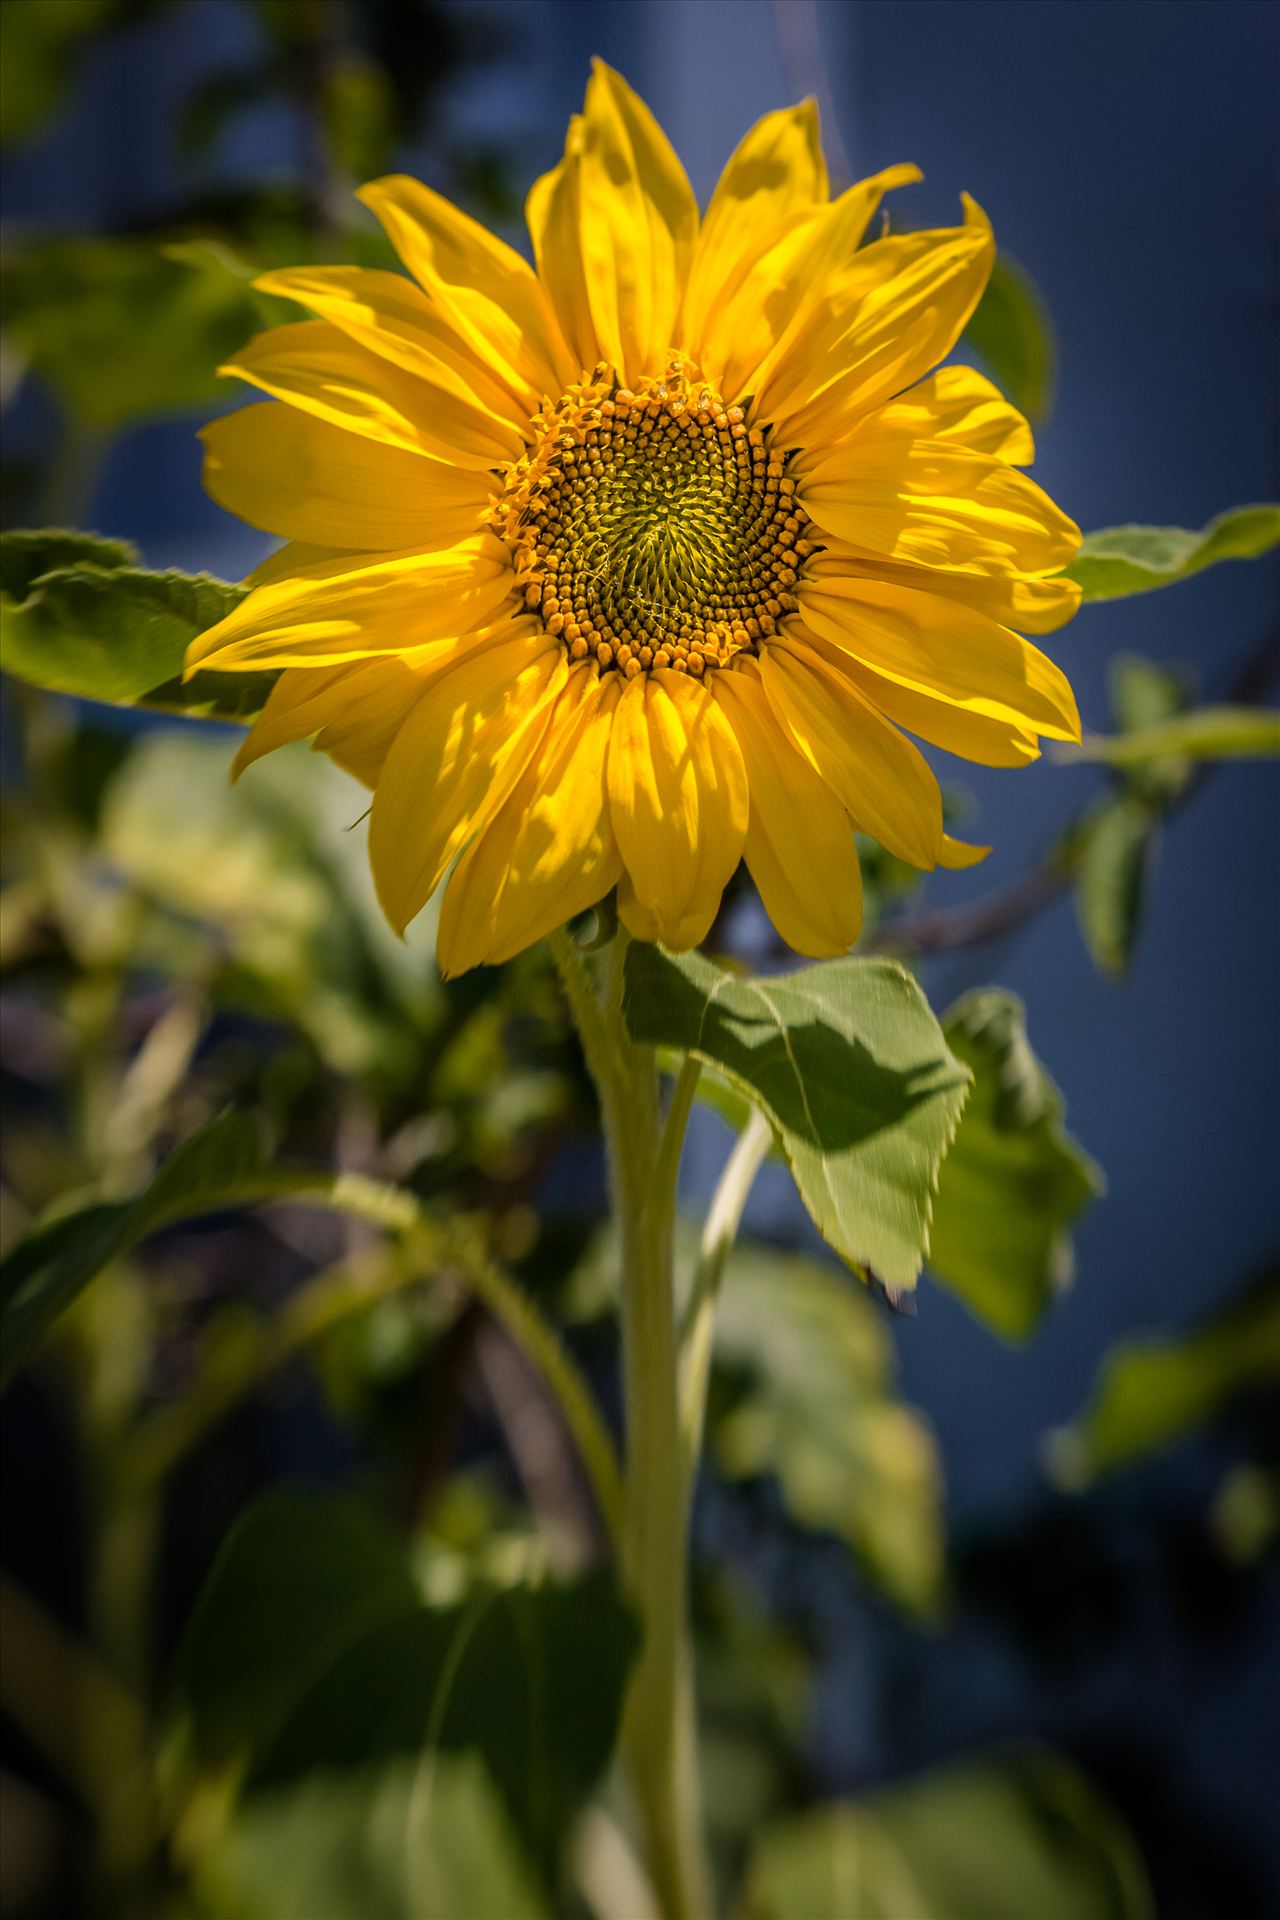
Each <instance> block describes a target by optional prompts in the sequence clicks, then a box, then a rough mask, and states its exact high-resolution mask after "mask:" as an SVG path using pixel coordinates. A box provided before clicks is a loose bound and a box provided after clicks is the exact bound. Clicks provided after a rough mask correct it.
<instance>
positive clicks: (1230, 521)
mask: <svg viewBox="0 0 1280 1920" xmlns="http://www.w3.org/2000/svg"><path fill="white" fill-rule="evenodd" d="M1277 545H1280V506H1272V505H1270V504H1266V505H1260V506H1256V507H1234V508H1232V509H1231V511H1230V512H1228V513H1220V514H1219V515H1218V517H1217V518H1216V519H1215V520H1211V521H1210V522H1209V524H1208V526H1207V527H1204V528H1202V529H1201V531H1200V532H1199V533H1193V532H1191V531H1189V530H1188V529H1187V528H1186V527H1104V528H1103V529H1101V530H1100V531H1099V532H1097V533H1087V534H1086V535H1085V537H1084V543H1083V545H1082V546H1081V548H1080V551H1079V553H1077V555H1076V557H1075V559H1074V560H1073V561H1072V562H1071V565H1070V566H1069V567H1068V568H1067V570H1066V571H1067V577H1068V578H1069V579H1071V580H1076V581H1078V582H1079V583H1080V585H1081V586H1082V587H1083V589H1084V597H1085V599H1086V600H1118V599H1121V598H1122V597H1123V596H1125V595H1126V594H1130V593H1150V592H1151V591H1152V589H1153V588H1155V587H1171V586H1173V585H1174V583H1175V582H1176V581H1179V580H1189V579H1190V578H1191V576H1192V574H1194V573H1199V572H1201V571H1202V569H1203V568H1205V567H1213V566H1216V565H1217V564H1218V562H1219V561H1221V560H1256V559H1257V558H1258V557H1259V555H1261V554H1264V553H1269V552H1270V550H1271V549H1272V548H1273V547H1275V546H1277Z"/></svg>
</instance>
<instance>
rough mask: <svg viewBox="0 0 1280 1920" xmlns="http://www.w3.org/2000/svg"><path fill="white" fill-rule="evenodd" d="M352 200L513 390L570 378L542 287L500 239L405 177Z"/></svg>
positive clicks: (537, 388)
mask: <svg viewBox="0 0 1280 1920" xmlns="http://www.w3.org/2000/svg"><path fill="white" fill-rule="evenodd" d="M357 197H358V198H359V199H361V200H363V201H364V203H365V205H366V206H367V207H371V208H372V209H373V211H374V213H375V214H376V215H377V216H378V219H379V220H381V222H382V224H383V226H384V227H385V228H386V230H387V233H388V235H389V237H390V239H391V243H392V245H393V246H394V247H395V249H396V251H397V253H398V254H399V255H400V258H401V259H402V260H403V261H404V263H405V265H406V267H408V269H409V271H410V273H411V274H413V276H414V278H415V279H416V280H417V281H418V283H419V284H420V286H421V287H422V288H423V289H424V291H425V292H426V293H427V294H428V295H429V296H430V299H431V300H432V302H433V303H434V304H435V305H436V306H437V307H438V308H439V310H440V311H441V312H442V313H443V314H444V315H445V316H447V318H448V319H449V321H450V322H451V323H452V325H453V327H454V328H455V330H456V331H457V333H458V335H459V336H460V338H462V339H463V340H465V341H466V342H467V344H468V345H469V346H470V348H471V350H472V352H473V353H474V354H475V355H476V357H477V358H478V359H479V360H480V361H481V362H482V364H484V365H485V366H488V367H491V368H492V369H493V370H494V372H495V373H497V374H498V376H499V377H500V378H501V379H502V380H503V381H505V382H506V384H507V385H508V386H509V387H511V388H512V390H513V391H516V392H519V393H528V392H529V391H532V392H534V393H535V394H537V395H539V396H540V395H541V394H543V393H550V392H553V391H554V390H555V389H556V388H557V387H558V386H560V385H563V383H564V380H565V378H566V377H567V376H568V377H571V375H572V372H573V369H572V368H571V367H570V366H569V363H568V361H567V358H566V355H565V348H564V343H563V341H562V340H561V339H560V338H559V335H558V330H557V328H556V325H555V321H554V318H553V316H552V314H551V312H550V310H549V308H548V306H547V302H546V299H545V297H544V295H543V292H542V289H541V288H540V287H539V285H538V282H537V279H536V277H535V275H534V274H533V272H532V270H531V269H530V267H529V265H528V263H527V262H526V261H524V260H522V259H521V258H520V255H519V254H518V253H516V252H515V250H514V249H513V248H511V247H509V246H507V245H506V243H505V241H502V240H499V239H498V238H497V237H496V236H495V235H494V234H492V233H490V232H489V231H488V230H487V228H485V227H482V226H481V225H480V223H479V221H478V220H473V219H471V217H470V215H469V214H465V213H463V212H462V210H461V208H459V207H455V206H454V205H453V204H452V203H451V202H450V201H448V200H446V199H445V198H444V197H443V195H441V194H438V193H434V192H432V190H431V188H430V187H427V186H424V185H423V184H422V182H421V181H420V180H413V179H410V178H409V176H408V175H407V174H403V173H400V174H392V175H389V176H388V177H387V178H386V179H384V180H374V181H372V182H371V183H370V184H369V185H368V186H366V187H361V189H360V191H359V194H358V196H357Z"/></svg>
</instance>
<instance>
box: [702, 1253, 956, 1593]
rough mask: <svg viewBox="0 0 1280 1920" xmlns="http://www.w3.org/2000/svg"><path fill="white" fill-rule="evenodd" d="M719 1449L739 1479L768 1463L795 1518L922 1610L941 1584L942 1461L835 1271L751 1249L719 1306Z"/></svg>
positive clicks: (881, 1336) (859, 1305) (881, 1342)
mask: <svg viewBox="0 0 1280 1920" xmlns="http://www.w3.org/2000/svg"><path fill="white" fill-rule="evenodd" d="M715 1343H716V1345H715V1357H716V1364H717V1368H718V1369H719V1371H720V1380H719V1390H718V1393H717V1396H716V1398H715V1399H713V1404H712V1408H711V1412H710V1446H711V1452H712V1455H713V1457H714V1459H715V1461H716V1464H717V1465H718V1466H719V1467H720V1469H721V1471H722V1472H724V1473H727V1474H729V1475H731V1476H732V1477H733V1478H735V1479H740V1478H743V1477H744V1476H747V1475H752V1474H762V1473H772V1474H775V1475H776V1476H777V1478H778V1482H779V1484H780V1486H781V1490H782V1495H783V1498H784V1500H785V1501H786V1504H787V1509H788V1511H789V1512H790V1513H791V1515H792V1516H793V1517H794V1518H795V1519H796V1520H797V1521H798V1522H800V1523H801V1524H802V1525H803V1526H806V1527H813V1528H818V1529H820V1530H822V1531H825V1532H828V1533H833V1534H835V1535H836V1536H837V1537H838V1538H840V1539H841V1540H843V1541H845V1542H846V1544H847V1545H848V1546H850V1547H851V1548H852V1549H853V1551H854V1553H855V1554H856V1555H857V1556H858V1558H859V1560H860V1561H861V1563H862V1565H863V1567H864V1569H865V1570H866V1573H867V1575H868V1577H869V1578H870V1579H871V1580H872V1581H874V1583H875V1584H876V1585H877V1586H878V1587H880V1588H882V1589H883V1590H884V1591H885V1592H886V1593H887V1594H889V1596H890V1597H891V1598H892V1599H894V1600H896V1601H897V1602H898V1603H899V1604H900V1605H902V1606H905V1607H907V1608H908V1609H909V1610H910V1611H911V1612H913V1613H916V1614H919V1615H920V1616H922V1617H923V1618H925V1619H933V1618H936V1617H937V1616H938V1614H939V1612H940V1609H941V1605H942V1600H943V1588H944V1542H943V1525H942V1487H941V1470H940V1466H939V1462H938V1458H937V1451H936V1448H935V1446H934V1442H933V1438H932V1435H931V1434H930V1432H929V1429H928V1427H927V1426H926V1424H925V1422H924V1421H923V1420H922V1419H921V1417H920V1415H919V1414H917V1413H916V1412H914V1411H913V1410H912V1409H911V1408H910V1407H907V1406H905V1405H904V1404H903V1403H902V1401H901V1400H900V1399H899V1398H898V1396H897V1394H896V1393H895V1391H894V1387H893V1357H892V1348H891V1345H890V1341H889V1337H888V1332H887V1330H886V1328H885V1325H884V1321H883V1319H882V1317H881V1316H880V1314H879V1313H878V1312H877V1310H876V1307H875V1305H874V1303H873V1301H872V1300H871V1299H870V1298H869V1297H868V1296H867V1295H866V1294H865V1293H864V1292H863V1290H862V1289H861V1288H860V1287H858V1286H856V1285H854V1284H853V1283H851V1281H850V1280H849V1278H848V1277H847V1276H846V1275H844V1274H842V1273H841V1272H840V1271H839V1269H838V1268H835V1267H833V1266H831V1265H828V1264H825V1263H820V1262H818V1261H816V1260H806V1259H803V1258H802V1257H800V1256H799V1255H796V1254H784V1253H771V1252H768V1251H766V1250H765V1249H764V1248H763V1247H753V1246H751V1245H743V1246H741V1247H739V1248H738V1249H737V1250H736V1251H735V1253H734V1254H733V1256H732V1257H731V1259H730V1262H729V1269H728V1272H727V1274H726V1276H725V1280H724V1291H723V1297H722V1299H721V1302H720V1309H719V1312H718V1314H717V1316H716V1332H715Z"/></svg>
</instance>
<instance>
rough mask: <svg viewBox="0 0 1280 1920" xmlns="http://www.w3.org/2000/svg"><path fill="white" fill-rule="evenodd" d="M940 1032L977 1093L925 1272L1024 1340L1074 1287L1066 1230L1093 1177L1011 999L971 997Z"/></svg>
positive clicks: (943, 1193) (953, 1157)
mask: <svg viewBox="0 0 1280 1920" xmlns="http://www.w3.org/2000/svg"><path fill="white" fill-rule="evenodd" d="M943 1031H944V1032H945V1034H946V1037H947V1044H948V1046H949V1047H950V1048H951V1051H952V1053H953V1054H954V1055H955V1056H956V1058H957V1059H959V1060H961V1061H963V1062H964V1064H965V1066H967V1067H968V1068H969V1069H970V1070H971V1072H972V1074H973V1088H972V1091H971V1093H970V1095H969V1099H968V1103H967V1104H966V1106H965V1109H964V1112H963V1114H962V1115H961V1117H960V1124H959V1126H958V1128H957V1129H956V1137H955V1140H954V1141H953V1143H952V1146H951V1149H950V1151H949V1152H948V1154H947V1156H946V1159H945V1160H944V1161H943V1163H942V1171H941V1173H940V1175H939V1177H938V1194H937V1199H936V1200H935V1202H934V1211H933V1225H932V1227H931V1229H930V1235H929V1255H928V1266H929V1271H930V1273H931V1274H932V1276H933V1278H934V1279H935V1280H937V1281H938V1282H939V1283H940V1284H941V1285H943V1286H945V1287H947V1288H949V1289H950V1291H951V1292H953V1293H955V1294H957V1295H958V1296H959V1297H960V1299H961V1300H963V1301H964V1303H965V1305H966V1306H967V1307H968V1308H969V1309H970V1311H971V1312H973V1313H975V1314H977V1316H978V1318H979V1319H980V1320H982V1321H984V1322H985V1323H986V1325H987V1326H989V1327H993V1328H994V1329H995V1331H996V1332H997V1333H1000V1334H1003V1335H1004V1336H1005V1337H1006V1338H1007V1339H1011V1340H1020V1339H1025V1338H1026V1336H1027V1335H1028V1334H1029V1333H1030V1332H1031V1331H1032V1329H1033V1328H1034V1327H1035V1325H1036V1324H1037V1322H1038V1321H1039V1319H1040V1317H1041V1315H1042V1314H1043V1313H1044V1311H1045V1308H1046V1307H1047V1306H1048V1304H1049V1302H1050V1301H1051V1300H1052V1299H1053V1297H1054V1295H1055V1294H1056V1293H1058V1292H1059V1291H1060V1290H1061V1289H1062V1288H1063V1287H1064V1286H1065V1285H1066V1284H1067V1283H1068V1282H1069V1280H1070V1278H1071V1241H1070V1228H1071V1225H1072V1222H1073V1221H1074V1220H1075V1219H1076V1217H1077V1215H1078V1214H1079V1213H1080V1212H1081V1211H1082V1209H1083V1208H1084V1207H1086V1206H1087V1205H1088V1204H1089V1202H1090V1200H1092V1199H1093V1197H1094V1195H1095V1194H1096V1193H1097V1192H1098V1191H1099V1189H1100V1187H1101V1184H1102V1182H1101V1176H1100V1175H1099V1172H1098V1169H1097V1168H1096V1167H1095V1166H1094V1165H1093V1163H1092V1162H1091V1161H1090V1160H1089V1159H1088V1158H1087V1157H1086V1155H1085V1154H1084V1153H1082V1152H1081V1150H1080V1148H1079V1147H1078V1146H1077V1145H1076V1143H1075V1141H1074V1140H1073V1139H1072V1138H1071V1136H1070V1135H1069V1134H1068V1133H1067V1132H1066V1131H1065V1129H1064V1128H1063V1125H1062V1096H1061V1094H1060V1093H1059V1092H1058V1089H1057V1088H1056V1087H1055V1086H1054V1084H1053V1081H1052V1080H1051V1079H1050V1078H1049V1076H1048V1074H1047V1073H1046V1072H1045V1070H1044V1068H1043V1067H1042V1066H1041V1064H1040V1062H1039V1061H1038V1060H1037V1059H1036V1056H1035V1054H1034V1053H1033V1052H1032V1050H1031V1046H1030V1043H1029V1042H1028V1040H1027V1033H1026V1026H1025V1022H1024V1016H1023V1010H1022V1007H1021V1005H1020V1003H1019V1002H1018V1001H1017V1000H1016V999H1015V998H1014V996H1013V995H1012V994H1009V993H1004V992H1002V991H1000V990H999V989H997V988H988V989H987V990H985V991H983V992H980V993H973V994H969V995H968V996H966V998H965V999H963V1000H961V1001H960V1002H959V1004H958V1005H957V1006H955V1007H953V1008H952V1009H951V1011H950V1013H948V1014H947V1016H946V1017H945V1019H944V1021H943Z"/></svg>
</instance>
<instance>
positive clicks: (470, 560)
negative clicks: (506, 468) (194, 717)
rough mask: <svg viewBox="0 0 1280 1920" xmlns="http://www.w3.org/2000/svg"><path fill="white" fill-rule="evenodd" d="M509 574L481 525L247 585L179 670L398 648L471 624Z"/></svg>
mask: <svg viewBox="0 0 1280 1920" xmlns="http://www.w3.org/2000/svg"><path fill="white" fill-rule="evenodd" d="M511 580H512V575H511V567H510V562H509V559H508V556H507V553H506V549H505V548H504V547H502V546H501V545H500V543H499V542H498V541H496V540H495V539H494V538H493V536H492V535H491V534H488V533H484V534H479V535H475V536H473V537H472V538H470V539H468V540H463V541H460V542H459V543H458V544H457V545H456V546H453V547H445V548H441V549H440V550H439V551H437V552H434V553H407V554H393V555H388V556H386V557H385V558H384V560H383V561H382V562H381V564H379V565H377V566H372V567H362V568H361V569H360V570H359V571H356V572H349V573H337V572H335V573H329V574H322V573H317V572H315V571H313V572H312V574H311V575H309V576H305V577H298V578H293V579H289V580H281V581H279V582H277V583H276V584H274V585H272V586H267V587H258V588H256V589H255V590H254V592H252V593H251V594H250V595H249V597H248V599H247V600H244V601H242V602H241V604H240V605H239V606H238V607H237V608H236V609H235V611H234V613H229V614H228V615H227V617H226V619H225V620H220V621H219V622H218V624H217V625H216V626H214V627H210V628H209V629H208V631H207V632H206V633H202V634H200V635H199V637H198V638H197V639H195V640H193V641H192V643H191V645H190V647H189V648H188V649H187V672H188V674H190V673H193V672H194V671H195V669H196V668H197V667H218V668H237V669H242V670H243V669H255V668H265V667H319V666H332V665H336V664H337V663H338V662H340V661H343V660H359V659H364V658H366V657H371V656H373V655H376V654H394V653H407V652H409V651H410V650H411V649H413V648H415V647H421V646H425V645H427V644H428V643H429V642H431V641H435V640H444V639H446V638H452V637H453V636H456V635H461V634H466V633H468V632H473V631H474V630H475V629H476V628H478V627H479V626H481V625H482V624H483V622H484V621H485V620H486V619H488V618H492V617H493V616H494V615H495V614H496V613H497V611H498V609H499V607H500V606H501V605H502V603H503V601H504V600H506V599H507V598H508V596H509V595H510V593H511Z"/></svg>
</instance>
